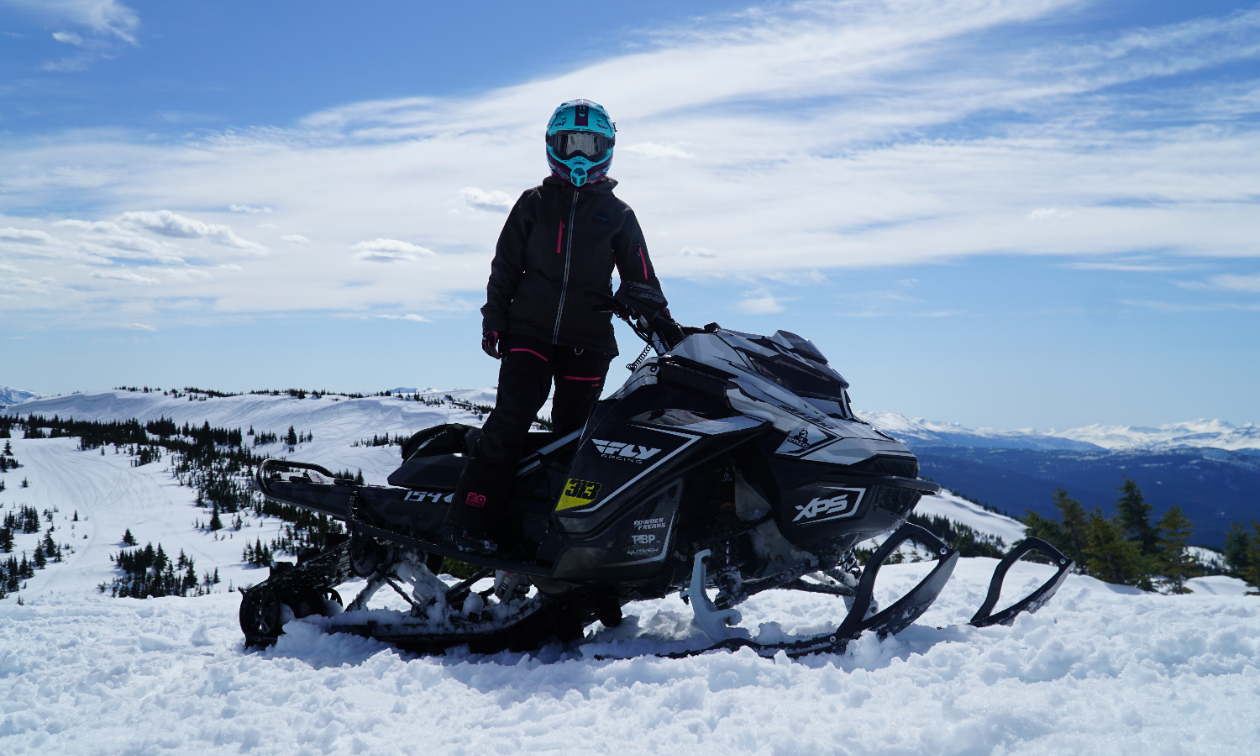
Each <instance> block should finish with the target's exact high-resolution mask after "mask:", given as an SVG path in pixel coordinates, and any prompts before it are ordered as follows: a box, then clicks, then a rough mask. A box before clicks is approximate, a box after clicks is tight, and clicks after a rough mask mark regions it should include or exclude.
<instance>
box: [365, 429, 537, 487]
mask: <svg viewBox="0 0 1260 756" xmlns="http://www.w3.org/2000/svg"><path fill="white" fill-rule="evenodd" d="M480 437H481V429H480V428H473V427H471V426H467V425H459V424H455V423H451V424H448V425H440V426H437V427H436V428H428V429H426V430H423V431H420V432H419V433H417V434H415V435H413V436H412V437H411V438H410V439H409V440H408V441H407V443H406V444H404V445H403V459H404V460H406V461H405V462H403V464H402V466H401V467H399V468H398V469H397V470H395V471H394V472H392V473H390V476H389V484H390V485H391V486H400V487H402V488H413V489H421V490H425V491H454V490H455V486H456V484H457V483H458V482H459V476H460V474H461V473H462V472H463V471H464V465H465V464H466V463H467V462H468V454H469V453H470V452H471V451H472V448H473V446H474V445H475V444H476V443H477V439H478V438H480ZM557 438H558V437H557V435H556V434H555V433H552V432H550V431H548V432H542V433H530V434H528V435H527V436H526V440H525V453H524V455H522V459H524V458H526V457H529V456H531V455H533V454H534V453H535V452H537V451H538V450H539V449H542V448H543V447H545V446H547V445H548V444H550V443H552V442H553V441H555V440H556V439H557Z"/></svg>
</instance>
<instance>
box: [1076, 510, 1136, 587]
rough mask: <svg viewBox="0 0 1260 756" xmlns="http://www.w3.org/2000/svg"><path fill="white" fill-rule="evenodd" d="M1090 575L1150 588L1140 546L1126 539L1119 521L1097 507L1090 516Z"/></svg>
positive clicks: (1122, 583) (1104, 579)
mask: <svg viewBox="0 0 1260 756" xmlns="http://www.w3.org/2000/svg"><path fill="white" fill-rule="evenodd" d="M1088 534H1089V550H1088V555H1087V557H1086V567H1087V568H1088V570H1089V574H1090V575H1093V576H1094V577H1096V578H1098V579H1099V580H1103V581H1105V582H1108V583H1119V584H1121V585H1136V586H1138V587H1139V588H1143V589H1144V590H1150V579H1149V578H1147V577H1146V576H1145V575H1143V574H1142V571H1141V568H1140V562H1141V558H1142V555H1141V553H1140V552H1138V549H1137V545H1136V544H1135V543H1133V542H1132V541H1130V540H1128V539H1127V538H1125V537H1124V536H1123V535H1122V534H1121V532H1120V529H1119V528H1118V527H1116V524H1115V523H1113V522H1112V521H1111V520H1109V519H1107V518H1106V517H1105V516H1103V513H1102V510H1101V509H1097V508H1095V509H1094V511H1093V512H1091V513H1090V515H1089V530H1088Z"/></svg>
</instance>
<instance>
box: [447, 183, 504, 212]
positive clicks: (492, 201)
mask: <svg viewBox="0 0 1260 756" xmlns="http://www.w3.org/2000/svg"><path fill="white" fill-rule="evenodd" d="M459 197H460V199H462V200H463V201H464V204H466V205H468V206H469V207H472V208H476V209H477V210H485V211H487V212H493V213H506V212H507V211H509V210H511V209H512V202H513V201H512V198H511V197H509V196H508V195H507V194H504V193H503V192H487V191H485V190H484V189H478V188H477V187H475V186H468V187H464V188H463V189H460V190H459Z"/></svg>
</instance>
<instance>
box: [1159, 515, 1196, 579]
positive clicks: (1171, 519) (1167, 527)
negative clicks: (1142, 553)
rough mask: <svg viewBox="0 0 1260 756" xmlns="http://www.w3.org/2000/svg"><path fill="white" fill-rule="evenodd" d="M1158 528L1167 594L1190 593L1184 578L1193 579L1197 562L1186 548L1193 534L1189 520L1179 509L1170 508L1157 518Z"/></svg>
mask: <svg viewBox="0 0 1260 756" xmlns="http://www.w3.org/2000/svg"><path fill="white" fill-rule="evenodd" d="M1158 527H1159V533H1160V536H1159V549H1160V561H1161V562H1162V563H1163V568H1164V569H1163V572H1164V577H1165V579H1166V580H1167V581H1168V589H1169V592H1170V593H1191V591H1190V589H1189V588H1186V578H1189V577H1193V576H1194V575H1195V574H1196V573H1197V572H1198V570H1197V569H1196V568H1197V567H1198V566H1199V561H1198V560H1197V559H1195V558H1194V556H1193V555H1192V554H1191V553H1190V551H1189V549H1188V548H1187V546H1188V545H1189V543H1190V536H1191V535H1192V534H1193V532H1194V530H1193V528H1192V526H1191V525H1190V520H1188V519H1187V518H1186V515H1185V513H1184V512H1182V511H1181V507H1179V506H1172V507H1169V508H1168V511H1167V512H1165V513H1164V516H1163V517H1161V518H1159V524H1158Z"/></svg>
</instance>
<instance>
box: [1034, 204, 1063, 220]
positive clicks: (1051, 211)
mask: <svg viewBox="0 0 1260 756" xmlns="http://www.w3.org/2000/svg"><path fill="white" fill-rule="evenodd" d="M1071 214H1072V213H1071V211H1066V210H1060V209H1058V208H1057V207H1039V208H1037V209H1036V210H1033V211H1032V212H1031V213H1029V214H1028V217H1029V218H1031V219H1032V220H1058V219H1060V218H1066V217H1068V216H1069V215H1071Z"/></svg>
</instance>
